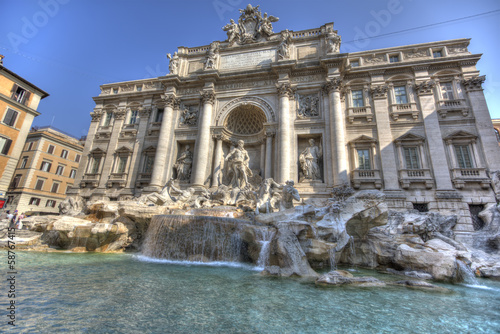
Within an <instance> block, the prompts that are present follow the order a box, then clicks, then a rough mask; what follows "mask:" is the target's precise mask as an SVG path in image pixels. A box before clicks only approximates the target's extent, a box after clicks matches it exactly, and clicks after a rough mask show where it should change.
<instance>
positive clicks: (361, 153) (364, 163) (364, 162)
mask: <svg viewBox="0 0 500 334" xmlns="http://www.w3.org/2000/svg"><path fill="white" fill-rule="evenodd" d="M357 151H358V169H362V170H371V169H372V166H371V163H370V150H369V149H358V150H357Z"/></svg>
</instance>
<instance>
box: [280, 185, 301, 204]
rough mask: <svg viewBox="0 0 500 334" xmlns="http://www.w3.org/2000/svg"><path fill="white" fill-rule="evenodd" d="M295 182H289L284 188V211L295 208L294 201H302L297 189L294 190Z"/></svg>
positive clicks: (282, 202)
mask: <svg viewBox="0 0 500 334" xmlns="http://www.w3.org/2000/svg"><path fill="white" fill-rule="evenodd" d="M294 184H295V182H293V180H288V181H286V182H285V186H284V187H283V195H282V196H283V199H282V201H281V204H282V207H283V208H284V209H291V208H293V207H294V205H293V200H296V201H300V195H299V192H298V191H297V189H295V188H294Z"/></svg>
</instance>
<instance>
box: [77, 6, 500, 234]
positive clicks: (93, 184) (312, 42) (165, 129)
mask: <svg viewBox="0 0 500 334" xmlns="http://www.w3.org/2000/svg"><path fill="white" fill-rule="evenodd" d="M275 15H277V14H275V13H266V12H265V11H264V10H261V8H260V6H253V5H248V6H246V7H245V8H242V9H240V15H239V17H235V18H233V19H231V20H229V22H227V23H226V24H225V25H223V26H222V27H221V30H219V31H218V32H217V31H215V32H214V36H216V37H215V38H214V41H207V44H206V45H203V46H198V47H179V48H178V49H177V51H175V52H174V50H169V51H170V53H169V54H168V60H167V59H166V61H168V63H169V73H167V74H166V75H164V76H161V77H157V78H151V79H141V80H135V81H128V82H120V83H111V84H105V85H102V86H101V94H100V95H99V96H97V97H94V100H95V102H96V107H95V109H94V111H93V112H92V113H91V116H92V122H91V124H90V128H89V133H88V136H87V142H86V145H85V150H84V154H83V158H82V162H81V168H80V169H79V171H78V174H77V178H76V180H75V185H76V186H77V187H76V188H75V189H74V190H72V191H73V192H74V193H78V194H80V195H81V196H83V197H84V198H88V199H99V198H109V199H117V200H120V199H127V198H133V197H137V196H141V195H144V194H150V193H153V192H159V191H161V190H162V189H163V187H164V186H165V184H167V182H168V181H170V180H172V182H170V183H169V184H171V185H175V187H176V189H180V190H184V191H187V190H188V189H194V191H196V192H197V194H199V193H201V192H203V191H204V190H207V191H209V192H210V193H211V194H213V193H214V192H215V191H217V190H218V189H219V190H220V188H224V187H226V188H228V189H244V192H246V191H248V193H249V194H250V193H252V192H255V190H254V189H257V186H258V185H259V183H260V184H264V182H261V181H262V179H265V180H267V179H271V178H272V179H273V180H274V181H275V183H276V184H277V185H274V183H272V182H271V180H267V181H266V182H267V184H273V187H280V186H281V185H283V184H284V183H285V182H286V181H289V180H291V181H293V183H294V186H295V187H296V188H297V190H298V191H299V193H300V196H301V198H306V199H307V198H310V197H324V198H327V197H330V196H331V191H332V189H333V188H334V187H336V186H340V185H343V184H346V183H347V184H348V185H350V186H351V187H353V188H354V189H356V190H365V189H379V190H382V191H383V192H384V193H385V195H386V196H387V198H388V205H389V206H390V207H391V208H396V209H407V208H417V209H420V210H424V211H425V210H438V211H439V210H444V211H445V210H452V211H454V212H463V214H462V216H461V220H460V224H464V225H463V226H462V227H460V229H461V230H463V231H466V230H467V229H470V228H471V227H470V226H472V225H471V224H470V222H471V218H470V217H471V216H470V215H469V214H468V212H469V208H474V210H476V209H477V208H476V206H478V205H479V206H481V205H485V204H488V203H496V199H495V193H494V192H493V190H492V189H491V186H490V185H491V184H492V182H491V180H490V179H489V177H488V173H489V174H491V172H492V171H495V170H496V169H498V166H500V154H499V153H498V149H499V148H498V142H497V140H496V137H495V134H494V131H493V128H492V124H491V119H490V116H489V113H488V107H487V105H486V103H485V98H484V94H483V92H482V83H483V81H484V80H485V78H484V76H478V73H479V72H478V70H477V68H476V67H475V66H476V65H475V64H476V63H477V62H478V61H479V60H480V57H481V55H478V54H471V53H470V52H469V50H468V45H469V42H470V41H469V40H468V39H455V40H449V41H441V42H430V43H423V44H414V45H407V46H398V47H389V48H385V49H379V50H367V51H359V52H353V53H340V46H341V37H340V35H339V34H338V33H337V31H336V30H334V25H333V23H326V24H324V25H322V26H320V27H318V28H312V29H307V30H302V31H293V30H288V29H286V27H285V26H280V25H281V24H282V23H283V22H282V21H281V20H279V18H278V17H277V16H275ZM217 36H218V37H217ZM186 44H189V42H187V43H186ZM457 125H459V126H460V129H459V130H457ZM290 184H291V183H290ZM495 184H496V183H495ZM497 188H498V187H495V189H497ZM190 191H191V190H190ZM497 196H499V198H500V195H497ZM478 203H479V204H478ZM477 210H478V209H477Z"/></svg>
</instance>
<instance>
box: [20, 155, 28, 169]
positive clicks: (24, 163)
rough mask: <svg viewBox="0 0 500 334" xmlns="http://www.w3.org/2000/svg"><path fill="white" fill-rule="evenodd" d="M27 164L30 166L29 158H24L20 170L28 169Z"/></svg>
mask: <svg viewBox="0 0 500 334" xmlns="http://www.w3.org/2000/svg"><path fill="white" fill-rule="evenodd" d="M27 164H28V157H23V160H22V162H21V167H20V168H26V165H27Z"/></svg>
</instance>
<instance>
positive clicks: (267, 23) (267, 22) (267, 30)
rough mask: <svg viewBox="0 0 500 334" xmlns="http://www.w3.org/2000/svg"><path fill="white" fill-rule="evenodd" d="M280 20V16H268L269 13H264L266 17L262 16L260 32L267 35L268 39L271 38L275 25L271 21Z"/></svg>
mask: <svg viewBox="0 0 500 334" xmlns="http://www.w3.org/2000/svg"><path fill="white" fill-rule="evenodd" d="M259 17H260V11H259ZM278 21H279V18H277V17H275V16H272V15H270V16H267V13H264V17H263V18H262V21H261V24H260V28H259V33H260V34H261V36H266V37H267V39H269V38H270V37H271V35H272V34H273V25H272V23H271V22H278ZM287 31H288V30H287Z"/></svg>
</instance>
